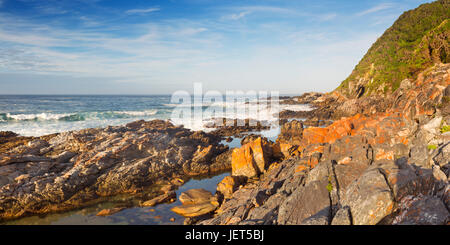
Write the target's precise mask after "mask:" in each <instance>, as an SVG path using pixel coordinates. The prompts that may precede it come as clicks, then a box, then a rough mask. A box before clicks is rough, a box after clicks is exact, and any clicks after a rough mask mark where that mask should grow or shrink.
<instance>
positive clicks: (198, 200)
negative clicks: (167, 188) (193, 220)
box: [171, 189, 219, 217]
mask: <svg viewBox="0 0 450 245" xmlns="http://www.w3.org/2000/svg"><path fill="white" fill-rule="evenodd" d="M179 199H180V202H181V203H182V205H180V206H175V207H173V208H172V209H171V210H172V211H173V212H174V213H176V214H179V215H182V216H184V217H197V216H201V215H205V214H208V213H211V212H212V211H214V210H216V209H217V208H218V207H219V202H218V201H217V198H216V197H213V195H212V194H211V192H209V191H207V190H204V189H191V190H188V191H186V192H183V193H182V194H181V195H180V197H179Z"/></svg>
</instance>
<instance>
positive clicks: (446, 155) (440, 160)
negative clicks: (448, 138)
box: [433, 143, 450, 167]
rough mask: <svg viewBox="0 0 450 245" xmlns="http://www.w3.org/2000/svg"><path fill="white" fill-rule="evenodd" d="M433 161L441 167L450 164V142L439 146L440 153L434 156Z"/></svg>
mask: <svg viewBox="0 0 450 245" xmlns="http://www.w3.org/2000/svg"><path fill="white" fill-rule="evenodd" d="M433 161H434V163H435V164H437V165H439V166H440V167H443V166H445V165H447V164H450V143H446V144H444V145H443V146H442V147H440V148H439V150H438V153H437V154H436V155H435V156H434V157H433Z"/></svg>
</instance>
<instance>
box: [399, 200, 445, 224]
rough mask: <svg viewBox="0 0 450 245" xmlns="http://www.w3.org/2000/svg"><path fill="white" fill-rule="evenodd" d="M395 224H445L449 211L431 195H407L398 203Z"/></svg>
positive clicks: (440, 201)
mask: <svg viewBox="0 0 450 245" xmlns="http://www.w3.org/2000/svg"><path fill="white" fill-rule="evenodd" d="M399 209H400V210H399V214H398V216H397V217H396V218H395V219H394V222H393V224H396V225H445V224H447V222H449V221H450V213H449V211H448V210H447V208H446V207H445V205H444V203H443V202H442V200H440V199H439V198H437V197H432V196H423V195H418V196H407V197H405V198H404V199H403V200H402V201H401V202H400V204H399Z"/></svg>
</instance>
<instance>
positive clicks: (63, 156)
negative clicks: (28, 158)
mask: <svg viewBox="0 0 450 245" xmlns="http://www.w3.org/2000/svg"><path fill="white" fill-rule="evenodd" d="M75 155H77V154H76V153H73V152H70V151H65V152H63V153H61V154H59V155H58V156H57V157H56V158H54V161H55V162H58V163H62V162H68V161H69V160H70V159H71V158H72V157H74V156H75Z"/></svg>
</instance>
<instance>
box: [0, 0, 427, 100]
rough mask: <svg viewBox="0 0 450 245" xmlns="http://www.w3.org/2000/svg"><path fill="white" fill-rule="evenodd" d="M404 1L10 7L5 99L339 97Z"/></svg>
mask: <svg viewBox="0 0 450 245" xmlns="http://www.w3.org/2000/svg"><path fill="white" fill-rule="evenodd" d="M425 2H430V1H419V0H399V1H374V0H370V1H369V0H357V1H356V0H354V1H349V0H336V1H329V0H325V1H310V0H308V1H305V0H286V1H276V0H258V1H255V0H240V1H237V0H236V1H233V0H166V1H157V0H153V1H152V0H147V1H111V0H109V1H108V0H103V1H102V0H59V1H56V0H52V1H44V0H16V1H13V0H0V94H103V93H106V94H161V93H164V94H169V93H172V92H174V91H176V90H180V89H183V90H188V91H191V90H192V89H193V86H192V84H193V83H194V82H200V83H202V84H203V89H204V90H219V91H225V90H244V91H247V90H269V91H272V90H276V91H279V92H280V93H283V94H296V93H301V92H305V91H324V92H325V91H330V90H332V89H334V88H335V87H337V86H338V85H339V83H340V82H341V81H342V80H343V79H345V78H346V77H347V76H348V75H349V74H350V72H351V71H352V69H353V68H354V66H355V65H356V64H357V62H358V61H359V60H360V59H361V58H362V56H363V55H364V53H365V52H366V51H367V50H368V49H369V47H370V46H371V44H372V43H373V42H375V41H376V39H377V38H378V37H379V36H380V35H381V34H382V33H383V32H384V31H385V29H387V28H388V27H389V26H391V25H392V23H393V22H394V21H395V20H396V19H397V17H398V16H399V15H400V14H401V13H403V12H404V11H406V10H409V9H413V8H416V7H417V6H419V5H420V4H422V3H425Z"/></svg>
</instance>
